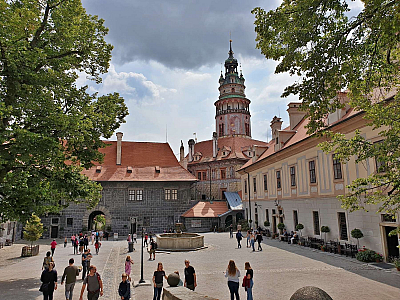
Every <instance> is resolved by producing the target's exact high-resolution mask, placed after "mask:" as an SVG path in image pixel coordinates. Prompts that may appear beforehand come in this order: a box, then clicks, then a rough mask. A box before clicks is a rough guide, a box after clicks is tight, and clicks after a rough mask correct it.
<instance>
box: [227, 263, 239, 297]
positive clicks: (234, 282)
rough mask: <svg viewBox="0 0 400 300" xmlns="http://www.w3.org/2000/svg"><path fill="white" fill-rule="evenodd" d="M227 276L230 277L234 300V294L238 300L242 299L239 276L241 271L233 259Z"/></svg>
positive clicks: (229, 284) (230, 288)
mask: <svg viewBox="0 0 400 300" xmlns="http://www.w3.org/2000/svg"><path fill="white" fill-rule="evenodd" d="M225 277H227V278H228V287H229V292H230V293H231V300H234V296H236V300H240V297H239V277H240V271H239V269H238V268H237V267H236V264H235V262H234V261H233V260H230V261H229V264H228V268H227V269H226V272H225Z"/></svg>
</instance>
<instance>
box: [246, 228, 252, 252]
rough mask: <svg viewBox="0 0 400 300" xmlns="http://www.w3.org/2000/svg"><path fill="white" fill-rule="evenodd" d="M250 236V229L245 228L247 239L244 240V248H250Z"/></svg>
mask: <svg viewBox="0 0 400 300" xmlns="http://www.w3.org/2000/svg"><path fill="white" fill-rule="evenodd" d="M250 237H251V231H250V230H247V234H246V239H247V241H246V248H250V247H251V244H250Z"/></svg>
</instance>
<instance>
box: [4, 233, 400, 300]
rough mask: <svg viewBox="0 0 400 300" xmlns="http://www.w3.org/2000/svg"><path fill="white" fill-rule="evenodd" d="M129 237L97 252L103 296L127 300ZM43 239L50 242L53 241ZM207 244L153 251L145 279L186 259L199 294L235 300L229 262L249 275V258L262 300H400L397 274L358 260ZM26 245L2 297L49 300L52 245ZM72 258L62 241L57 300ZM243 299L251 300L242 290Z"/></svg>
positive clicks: (7, 262) (225, 238)
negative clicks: (301, 294) (326, 298)
mask: <svg viewBox="0 0 400 300" xmlns="http://www.w3.org/2000/svg"><path fill="white" fill-rule="evenodd" d="M122 239H123V238H121V240H119V241H103V242H102V247H101V250H100V253H99V255H95V254H94V255H93V259H92V264H94V265H96V267H97V270H98V271H99V273H100V275H101V276H102V278H103V283H104V296H103V297H101V298H100V299H120V298H119V297H118V294H117V290H118V284H119V282H120V280H121V274H122V273H123V271H124V260H125V258H126V255H128V253H127V242H126V241H125V240H122ZM40 242H41V243H47V242H48V244H49V243H50V240H41V241H40ZM138 242H139V243H140V239H139V240H138ZM205 244H206V246H207V247H208V248H206V249H204V250H200V251H196V252H175V253H157V254H156V260H155V261H149V260H148V258H149V257H148V253H147V252H145V253H144V279H145V280H147V281H151V278H152V274H153V272H154V271H155V269H156V266H157V263H158V262H162V263H163V265H164V270H165V271H166V274H170V273H172V272H174V271H179V273H180V274H181V276H182V275H183V270H184V260H185V259H188V260H189V261H190V262H191V265H192V266H193V267H194V268H195V270H196V274H197V284H198V286H197V288H196V291H197V292H199V293H201V294H204V295H208V296H212V297H215V298H217V299H229V290H228V286H227V282H226V278H225V277H224V274H223V272H224V271H225V269H226V267H227V264H228V261H229V260H230V259H233V260H234V261H235V262H236V264H237V266H238V268H239V270H240V271H241V273H242V276H243V274H244V273H245V270H244V263H245V262H246V261H249V262H250V264H251V266H252V268H253V269H254V288H253V294H254V299H276V300H278V299H289V298H290V296H291V295H292V294H293V293H294V292H295V291H296V290H297V289H299V288H301V287H303V286H310V285H311V286H317V287H320V288H322V289H323V290H325V291H326V292H327V293H328V294H329V295H330V296H331V297H332V298H333V299H366V300H367V299H371V300H372V299H374V300H376V299H398V298H399V295H400V275H399V274H398V272H397V271H396V270H395V269H391V270H383V269H379V268H376V267H374V266H372V265H369V264H365V263H360V262H358V261H356V260H355V259H350V258H346V257H341V256H338V255H333V254H330V253H326V252H321V251H318V250H315V251H313V250H310V249H309V248H304V247H300V246H297V245H288V244H287V243H283V242H278V241H277V240H270V239H265V238H264V241H263V251H262V252H260V251H255V252H252V251H251V249H250V248H246V240H243V241H242V246H243V248H241V249H237V248H236V247H237V244H236V239H234V238H232V239H230V238H229V233H206V234H205ZM21 246H22V245H14V246H13V247H14V248H15V250H14V252H15V255H14V258H13V257H11V256H10V254H8V255H3V253H4V254H6V253H5V252H0V254H1V255H0V256H2V257H3V259H1V262H0V263H1V267H0V299H21V300H22V299H42V298H43V296H42V295H41V293H40V292H39V291H38V289H39V286H40V280H39V278H40V274H41V266H42V261H43V257H44V254H45V252H46V251H47V250H48V249H50V246H47V245H43V244H42V245H41V246H40V247H41V250H40V254H39V256H36V257H30V258H24V259H20V258H15V256H18V252H19V251H20V248H21ZM89 248H91V249H92V253H93V252H94V247H93V246H91V245H90V247H89ZM135 248H136V251H134V252H133V253H129V255H131V257H132V259H133V261H134V265H133V268H132V278H133V279H134V283H135V284H136V283H137V282H138V280H139V279H140V251H139V249H140V246H139V245H137V244H135ZM4 250H5V251H10V250H8V249H7V248H6V249H2V250H1V251H4ZM17 250H18V251H17ZM72 253H73V248H72V246H71V245H70V243H68V245H67V247H66V248H64V247H63V245H62V243H61V241H60V243H59V245H58V246H57V249H56V251H55V254H54V260H55V262H56V270H57V272H58V276H59V280H58V289H57V290H56V291H55V293H54V299H56V300H62V299H65V298H64V286H62V285H60V279H61V276H62V273H63V270H64V268H65V267H66V266H67V263H68V259H69V258H71V257H74V258H75V261H76V265H80V256H78V255H73V254H72ZM165 285H166V282H164V286H165ZM81 286H82V281H81V280H79V281H78V282H77V284H76V286H75V290H74V297H73V299H79V293H80V289H81ZM132 294H133V298H132V299H136V300H145V299H152V297H153V287H152V286H139V287H136V288H132ZM240 297H241V298H242V299H246V295H245V292H244V289H243V288H242V287H241V288H240ZM84 299H86V292H85V297H84Z"/></svg>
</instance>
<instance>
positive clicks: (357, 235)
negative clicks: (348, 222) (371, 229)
mask: <svg viewBox="0 0 400 300" xmlns="http://www.w3.org/2000/svg"><path fill="white" fill-rule="evenodd" d="M363 236H364V234H363V233H362V231H361V230H360V229H357V228H354V229H353V230H352V231H351V237H352V238H355V239H357V248H360V242H359V241H358V239H361V238H362V237H363Z"/></svg>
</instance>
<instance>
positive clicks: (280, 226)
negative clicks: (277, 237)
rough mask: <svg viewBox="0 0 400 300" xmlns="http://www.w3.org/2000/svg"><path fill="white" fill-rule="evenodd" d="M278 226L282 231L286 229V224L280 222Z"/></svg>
mask: <svg viewBox="0 0 400 300" xmlns="http://www.w3.org/2000/svg"><path fill="white" fill-rule="evenodd" d="M277 227H278V229H279V230H280V232H281V233H282V230H283V229H285V224H283V223H279V224H278V226H277Z"/></svg>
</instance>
